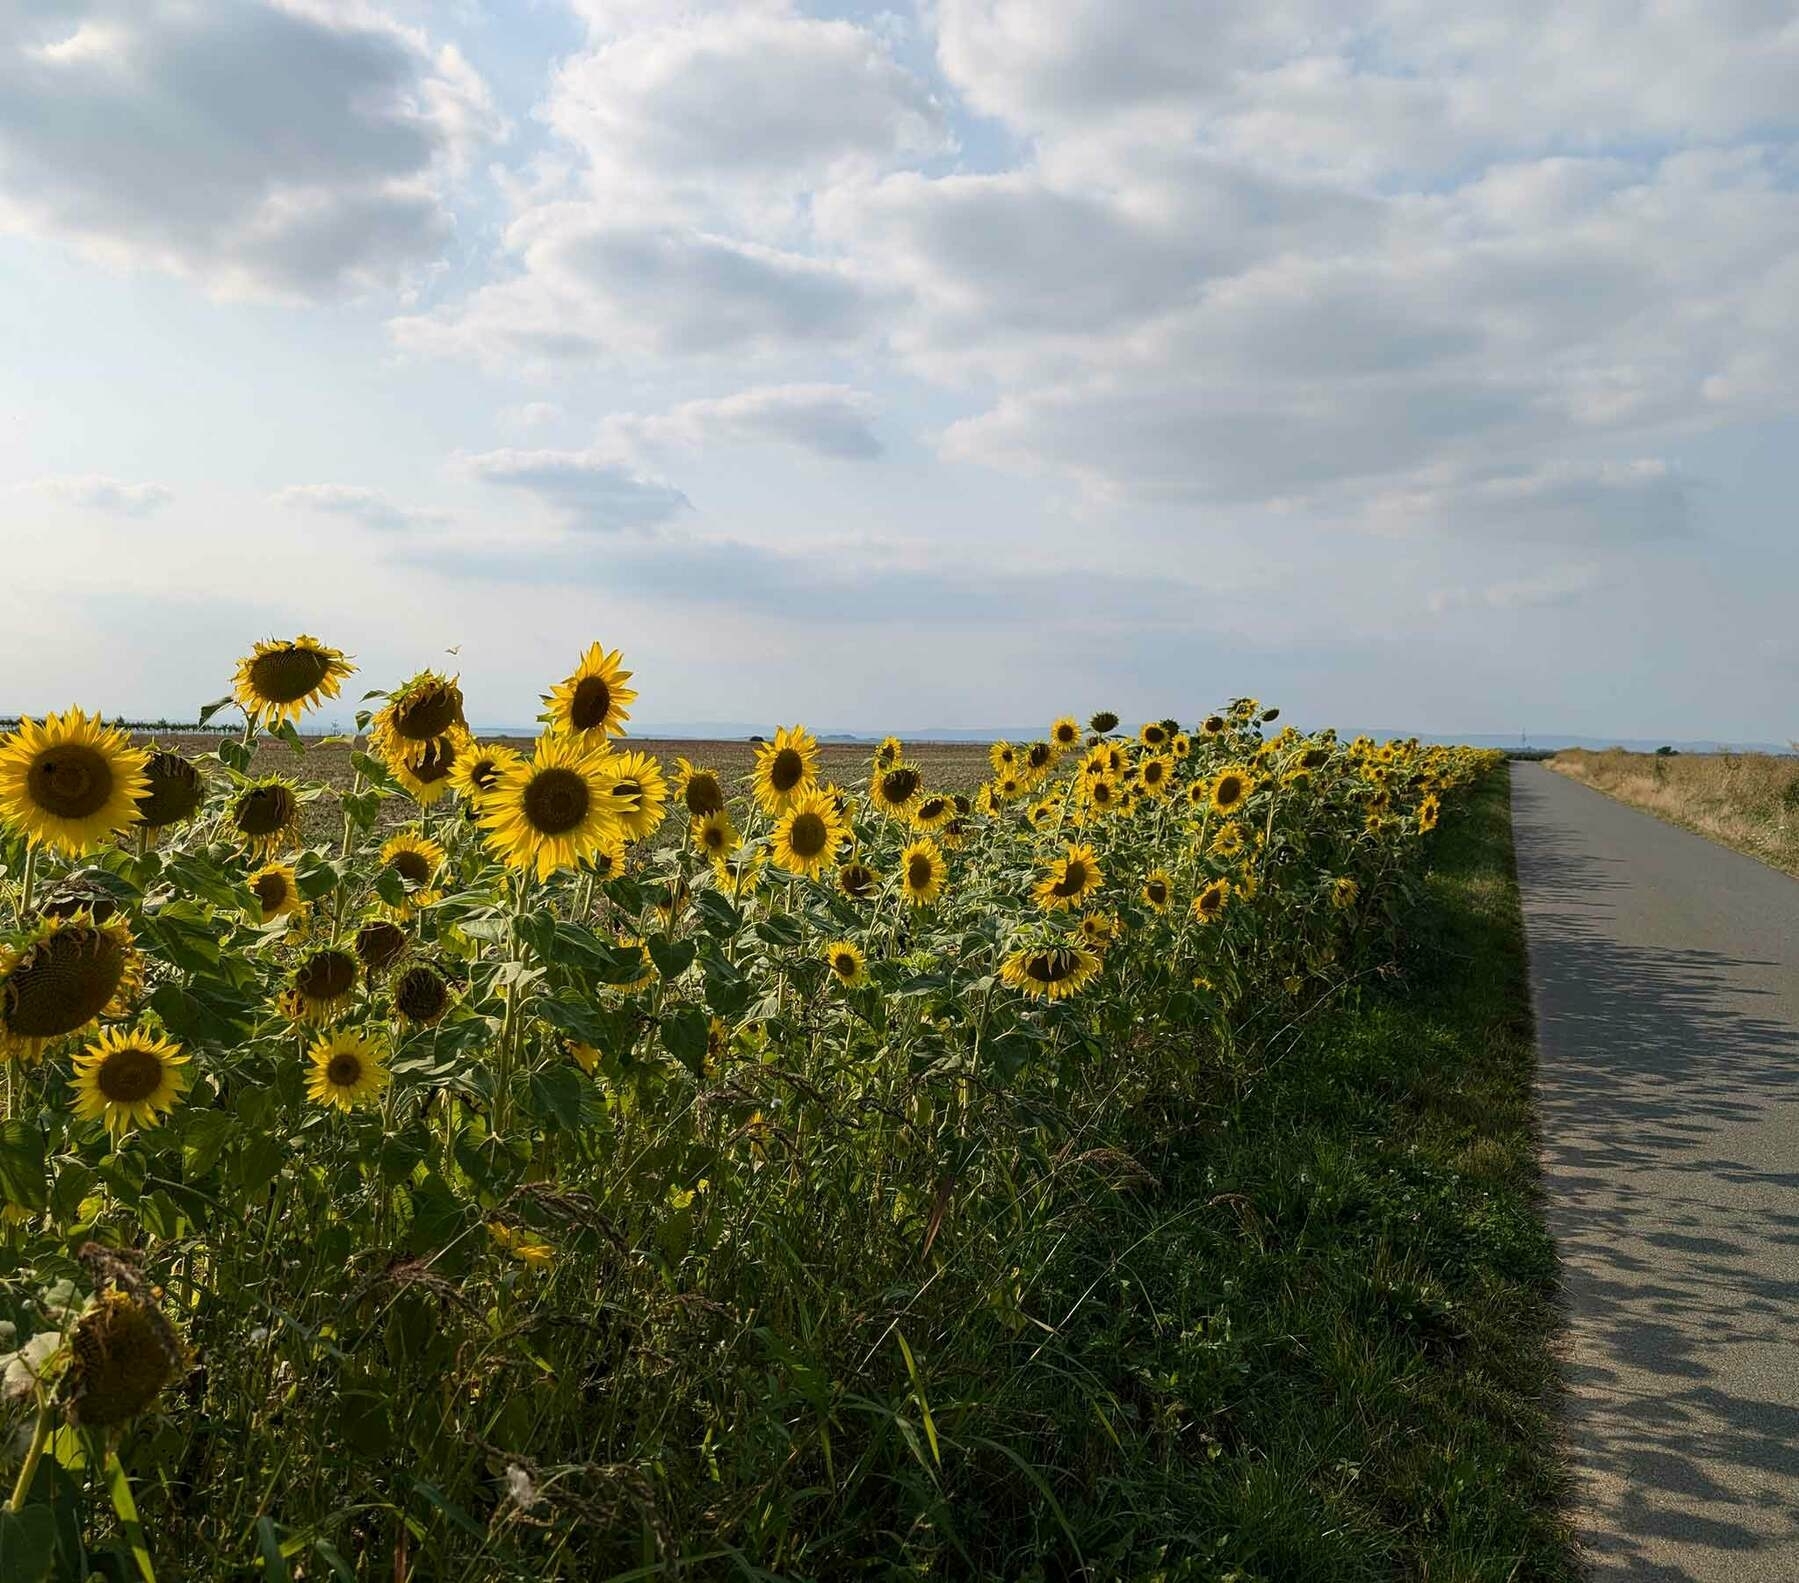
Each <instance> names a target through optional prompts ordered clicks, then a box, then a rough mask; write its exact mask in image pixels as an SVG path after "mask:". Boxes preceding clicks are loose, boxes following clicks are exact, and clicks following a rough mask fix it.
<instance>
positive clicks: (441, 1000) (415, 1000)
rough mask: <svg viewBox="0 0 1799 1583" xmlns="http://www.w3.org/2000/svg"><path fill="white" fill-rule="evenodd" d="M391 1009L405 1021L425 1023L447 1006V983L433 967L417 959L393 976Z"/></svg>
mask: <svg viewBox="0 0 1799 1583" xmlns="http://www.w3.org/2000/svg"><path fill="white" fill-rule="evenodd" d="M393 996H394V1011H395V1013H396V1014H397V1015H398V1016H400V1017H402V1018H404V1019H405V1020H406V1021H407V1022H411V1023H417V1024H419V1025H421V1026H424V1027H428V1026H430V1025H431V1024H432V1023H434V1022H437V1021H438V1020H439V1019H441V1018H442V1016H443V1014H444V1013H445V1012H446V1011H448V1010H449V1009H450V986H449V984H448V983H446V982H445V981H444V977H443V975H442V974H441V973H439V972H438V971H437V969H436V968H434V967H431V966H429V965H428V964H426V963H424V962H419V963H417V964H415V965H414V966H412V967H409V968H407V969H406V971H405V972H404V973H402V974H401V975H400V976H399V977H398V978H397V979H395V980H394V990H393Z"/></svg>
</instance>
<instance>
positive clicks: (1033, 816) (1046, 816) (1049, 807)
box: [1025, 797, 1062, 830]
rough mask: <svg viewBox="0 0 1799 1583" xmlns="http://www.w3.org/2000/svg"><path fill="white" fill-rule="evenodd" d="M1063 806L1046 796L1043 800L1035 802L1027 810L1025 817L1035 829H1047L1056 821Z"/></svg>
mask: <svg viewBox="0 0 1799 1583" xmlns="http://www.w3.org/2000/svg"><path fill="white" fill-rule="evenodd" d="M1061 811H1062V810H1061V806H1060V805H1059V804H1058V803H1056V802H1054V801H1052V800H1051V799H1050V798H1048V797H1045V798H1044V799H1043V801H1041V802H1034V803H1032V804H1031V806H1030V807H1029V808H1028V809H1027V810H1026V811H1025V818H1027V819H1028V820H1030V822H1031V828H1032V829H1033V830H1047V829H1049V828H1050V827H1051V826H1052V825H1053V824H1055V822H1056V816H1057V815H1058V814H1059V813H1060V812H1061Z"/></svg>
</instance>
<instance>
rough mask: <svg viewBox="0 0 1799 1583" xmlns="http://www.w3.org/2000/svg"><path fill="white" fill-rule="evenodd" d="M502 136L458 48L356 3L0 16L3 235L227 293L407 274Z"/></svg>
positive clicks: (434, 247)
mask: <svg viewBox="0 0 1799 1583" xmlns="http://www.w3.org/2000/svg"><path fill="white" fill-rule="evenodd" d="M499 130H500V123H499V120H498V118H497V116H496V114H495V112H494V109H493V107H492V104H491V101H490V100H489V97H488V94H487V90H486V88H485V86H484V85H483V84H482V82H481V80H480V78H479V77H477V76H476V74H475V73H474V72H473V70H472V69H471V68H470V67H469V66H468V64H467V62H466V61H465V60H464V59H463V58H462V57H461V55H460V54H459V53H457V51H456V50H455V49H454V48H453V47H451V46H447V45H446V46H441V47H440V46H434V45H433V44H432V43H431V42H430V40H428V39H427V38H426V37H425V35H423V34H422V33H420V32H418V31H416V30H413V29H409V28H404V27H401V26H400V25H398V24H397V23H394V22H392V21H390V20H388V19H387V18H386V17H384V16H383V15H382V14H381V13H380V12H378V11H376V10H374V9H373V8H372V7H370V6H367V5H360V4H359V5H351V4H348V3H345V4H330V5H328V4H325V3H323V0H313V3H303V0H267V3H259V4H250V3H244V4H234V3H233V4H205V3H194V0H77V3H75V4H72V5H56V6H47V5H34V6H28V7H26V9H25V11H24V12H23V13H20V12H19V11H17V10H16V9H15V10H14V11H13V12H11V13H10V14H9V15H8V17H7V19H6V20H5V21H3V22H0V230H7V229H11V230H18V231H25V232H28V233H32V234H36V235H42V236H51V237H57V238H61V239H65V240H68V241H71V242H73V243H75V244H77V245H78V246H80V247H82V248H84V249H85V250H87V251H90V252H93V253H96V254H98V255H100V256H102V257H104V258H108V259H111V260H116V261H119V262H122V263H125V264H128V265H134V266H148V267H153V268H162V269H169V270H173V271H176V272H178V273H181V274H184V275H189V276H192V277H195V278H197V279H199V280H202V281H204V282H205V283H206V284H207V285H208V286H210V287H212V288H214V289H216V290H219V291H223V292H248V293H254V294H260V295H273V296H278V297H292V298H313V297H322V296H328V295H333V294H336V293H340V292H345V291H357V290H362V289H366V288H369V287H375V286H389V285H392V284H394V283H395V282H397V281H400V280H402V279H404V278H405V277H406V276H408V275H409V274H410V273H412V272H413V271H415V270H417V269H418V268H419V267H420V266H422V265H425V264H427V263H429V262H430V261H431V260H433V259H434V258H436V257H437V255H438V254H439V252H440V251H441V249H442V247H443V245H444V243H445V241H446V239H447V238H448V236H449V233H450V229H451V224H452V222H451V217H450V212H449V209H448V208H447V206H446V202H445V197H444V188H445V183H446V182H447V181H448V180H449V179H450V178H451V177H452V176H453V175H454V174H455V173H456V171H457V170H458V169H459V168H460V167H461V166H462V164H463V163H464V162H465V161H466V160H467V158H468V156H469V155H470V153H471V152H472V151H473V149H474V148H475V147H476V146H478V145H479V143H480V142H481V141H482V140H484V139H486V138H488V137H491V136H494V135H496V134H497V133H498V132H499Z"/></svg>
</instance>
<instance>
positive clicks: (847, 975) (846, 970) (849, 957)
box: [825, 940, 868, 989]
mask: <svg viewBox="0 0 1799 1583" xmlns="http://www.w3.org/2000/svg"><path fill="white" fill-rule="evenodd" d="M825 963H826V965H827V966H828V967H829V968H830V969H831V977H833V978H834V979H836V980H837V982H838V983H839V984H841V985H843V987H844V988H845V989H855V988H856V987H857V986H858V985H861V984H866V983H867V982H868V959H867V958H866V957H865V956H863V954H862V947H861V946H859V945H857V944H856V943H855V941H853V940H833V941H832V942H831V943H830V944H829V945H827V946H826V947H825Z"/></svg>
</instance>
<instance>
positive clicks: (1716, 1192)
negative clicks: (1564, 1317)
mask: <svg viewBox="0 0 1799 1583" xmlns="http://www.w3.org/2000/svg"><path fill="white" fill-rule="evenodd" d="M1512 799H1513V814H1512V817H1513V827H1514V830H1515V832H1516V836H1517V848H1518V878H1519V883H1520V888H1521V891H1522V895H1523V900H1524V921H1525V928H1526V932H1527V934H1528V936H1529V941H1530V971H1531V988H1532V996H1533V999H1534V1001H1535V1004H1536V1014H1537V1031H1538V1040H1539V1045H1540V1049H1541V1070H1540V1075H1539V1079H1538V1081H1539V1101H1540V1105H1541V1114H1542V1126H1543V1161H1544V1172H1545V1187H1546V1190H1547V1194H1548V1205H1547V1208H1548V1216H1549V1226H1550V1230H1551V1231H1552V1232H1553V1233H1554V1234H1555V1237H1556V1241H1557V1243H1558V1245H1559V1246H1560V1249H1561V1254H1562V1259H1563V1261H1564V1290H1565V1296H1566V1300H1567V1304H1568V1309H1569V1337H1568V1346H1567V1357H1566V1374H1567V1379H1568V1383H1569V1391H1570V1396H1569V1402H1568V1437H1569V1445H1570V1450H1571V1452H1572V1455H1573V1458H1574V1462H1575V1466H1576V1469H1577V1472H1578V1475H1579V1478H1580V1509H1579V1519H1580V1526H1581V1529H1582V1536H1583V1538H1584V1540H1585V1543H1586V1545H1587V1547H1588V1552H1589V1556H1590V1559H1591V1562H1592V1565H1593V1576H1594V1577H1595V1579H1602V1580H1605V1583H1616V1580H1621V1579H1630V1580H1632V1583H1701V1580H1703V1583H1710V1580H1712V1579H1719V1580H1726V1579H1728V1580H1730V1583H1761V1580H1764V1579H1766V1580H1770V1583H1772V1580H1776V1579H1778V1580H1781V1583H1794V1580H1799V881H1795V880H1793V879H1790V878H1788V877H1787V876H1786V875H1784V874H1780V873H1777V872H1776V871H1775V870H1773V869H1769V868H1765V867H1763V866H1762V865H1761V864H1760V863H1757V862H1755V861H1754V860H1753V859H1750V858H1746V857H1742V856H1740V855H1739V854H1737V853H1735V852H1731V851H1729V850H1727V849H1725V848H1723V847H1719V846H1715V845H1713V844H1712V843H1711V842H1709V841H1706V840H1703V839H1702V838H1700V837H1699V836H1696V835H1691V834H1689V833H1688V832H1687V831H1684V830H1680V829H1676V828H1675V827H1673V826H1671V825H1667V824H1663V823H1662V822H1661V821H1660V820H1657V819H1653V818H1651V817H1650V816H1649V815H1648V814H1643V813H1638V812H1637V811H1636V810H1635V809H1632V808H1627V807H1625V806H1623V805H1622V804H1621V803H1617V802H1614V801H1612V800H1611V799H1610V798H1609V797H1606V796H1603V795H1602V794H1601V793H1599V792H1596V791H1593V790H1591V789H1589V788H1588V787H1585V786H1581V785H1578V784H1576V783H1575V782H1573V781H1570V780H1568V779H1566V778H1565V777H1564V776H1561V775H1558V774H1556V773H1555V772H1554V771H1553V770H1548V769H1545V768H1543V767H1542V766H1541V765H1539V764H1517V765H1514V766H1513V770H1512Z"/></svg>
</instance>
